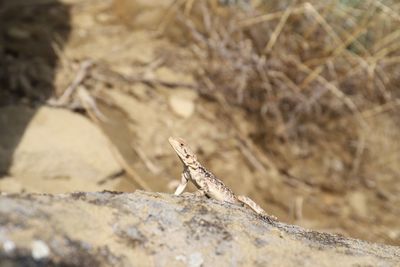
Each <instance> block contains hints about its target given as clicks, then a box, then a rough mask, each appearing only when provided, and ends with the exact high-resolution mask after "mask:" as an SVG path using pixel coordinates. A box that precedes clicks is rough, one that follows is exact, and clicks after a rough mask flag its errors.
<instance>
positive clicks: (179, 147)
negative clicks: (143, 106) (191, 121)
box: [168, 137, 266, 215]
mask: <svg viewBox="0 0 400 267" xmlns="http://www.w3.org/2000/svg"><path fill="white" fill-rule="evenodd" d="M168 141H169V143H170V144H171V146H172V148H173V149H174V150H175V152H176V154H177V155H178V157H179V159H180V160H181V161H182V164H183V172H182V175H181V182H180V184H179V186H178V187H177V189H176V191H175V195H177V196H179V195H180V194H182V192H183V191H184V190H185V188H186V185H187V183H188V182H189V181H191V182H192V183H193V184H194V185H195V186H196V187H197V189H199V194H200V195H206V196H208V197H210V198H214V199H216V200H219V201H225V202H229V203H233V204H245V205H247V206H249V207H250V208H251V209H252V210H254V211H255V212H256V213H257V214H262V215H265V214H266V212H265V211H264V210H263V209H262V208H261V207H260V206H259V205H257V204H256V203H255V202H254V201H253V200H251V199H250V198H248V197H246V196H236V195H235V194H234V193H233V192H232V190H231V189H229V188H228V187H227V186H226V185H225V184H224V183H223V182H222V181H221V180H220V179H218V178H217V177H216V176H215V175H214V174H212V173H211V172H210V171H208V170H207V169H206V168H204V167H203V166H202V165H201V164H200V162H199V161H198V160H197V157H196V155H195V153H194V152H193V151H192V150H191V149H190V147H189V146H188V145H187V144H186V142H185V141H184V140H183V139H181V138H175V137H170V138H169V139H168Z"/></svg>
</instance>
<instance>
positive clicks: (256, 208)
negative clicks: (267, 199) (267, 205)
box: [237, 196, 277, 220]
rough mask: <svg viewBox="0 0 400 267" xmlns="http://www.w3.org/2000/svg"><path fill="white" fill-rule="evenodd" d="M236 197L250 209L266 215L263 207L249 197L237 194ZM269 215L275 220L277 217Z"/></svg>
mask: <svg viewBox="0 0 400 267" xmlns="http://www.w3.org/2000/svg"><path fill="white" fill-rule="evenodd" d="M237 199H238V200H239V201H240V202H242V203H243V204H245V205H247V206H249V207H250V208H251V209H252V210H254V211H255V212H256V213H257V214H260V215H268V214H267V213H266V212H265V210H263V208H261V207H260V206H259V205H258V204H257V203H255V202H254V201H253V200H252V199H251V198H249V197H246V196H237ZM268 216H270V217H271V218H272V219H273V220H276V219H277V218H276V217H275V216H271V215H268Z"/></svg>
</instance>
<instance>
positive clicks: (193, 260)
mask: <svg viewBox="0 0 400 267" xmlns="http://www.w3.org/2000/svg"><path fill="white" fill-rule="evenodd" d="M203 262H204V260H203V256H202V255H201V253H199V252H195V253H192V254H190V256H189V262H188V263H189V264H188V266H190V267H200V266H202V264H203Z"/></svg>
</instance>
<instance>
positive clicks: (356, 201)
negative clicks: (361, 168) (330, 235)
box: [347, 191, 368, 218]
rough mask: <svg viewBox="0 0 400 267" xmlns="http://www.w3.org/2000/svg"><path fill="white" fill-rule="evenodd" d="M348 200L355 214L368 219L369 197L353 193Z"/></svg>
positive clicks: (360, 193)
mask: <svg viewBox="0 0 400 267" xmlns="http://www.w3.org/2000/svg"><path fill="white" fill-rule="evenodd" d="M347 200H348V202H349V205H350V207H351V209H352V212H353V214H356V215H357V216H358V217H360V218H366V217H368V206H367V197H366V196H365V194H364V193H362V192H358V191H357V192H352V193H350V194H349V195H348V196H347Z"/></svg>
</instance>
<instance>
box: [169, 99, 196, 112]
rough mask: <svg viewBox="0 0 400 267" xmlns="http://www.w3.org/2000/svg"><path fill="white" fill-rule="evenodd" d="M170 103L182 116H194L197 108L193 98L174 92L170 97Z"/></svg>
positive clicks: (173, 109) (174, 110)
mask: <svg viewBox="0 0 400 267" xmlns="http://www.w3.org/2000/svg"><path fill="white" fill-rule="evenodd" d="M169 105H170V107H171V109H172V111H173V112H174V113H175V114H176V115H178V116H180V117H182V118H189V117H190V116H192V114H193V112H194V108H195V105H194V99H193V98H191V97H186V96H184V95H179V94H172V95H171V96H170V97H169Z"/></svg>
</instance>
